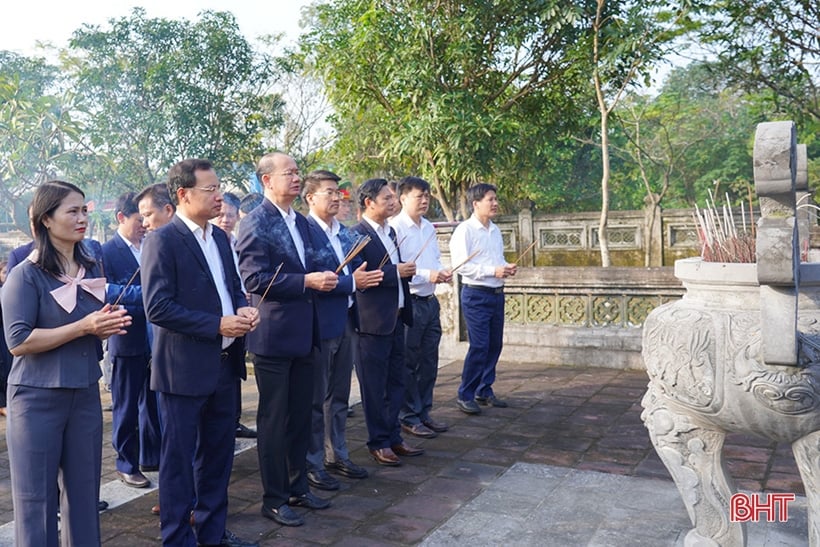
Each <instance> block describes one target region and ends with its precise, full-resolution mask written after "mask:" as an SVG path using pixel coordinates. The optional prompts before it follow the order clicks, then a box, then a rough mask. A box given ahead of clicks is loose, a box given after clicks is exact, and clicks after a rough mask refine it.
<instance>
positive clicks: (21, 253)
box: [6, 241, 34, 274]
mask: <svg viewBox="0 0 820 547" xmlns="http://www.w3.org/2000/svg"><path fill="white" fill-rule="evenodd" d="M32 249H34V241H29V242H28V243H26V244H24V245H20V246H19V247H16V248H15V249H14V250H12V251H11V252H10V253H9V260H8V263H7V264H6V273H7V274H8V272H10V271H11V269H12V268H14V267H15V266H17V265H18V264H19V263H21V262H22V261H24V260H25V259H26V257H27V256H28V255H30V254H31V250H32Z"/></svg>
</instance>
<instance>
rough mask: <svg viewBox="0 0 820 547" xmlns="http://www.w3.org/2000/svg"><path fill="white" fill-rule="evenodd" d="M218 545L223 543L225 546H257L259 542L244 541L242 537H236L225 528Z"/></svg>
mask: <svg viewBox="0 0 820 547" xmlns="http://www.w3.org/2000/svg"><path fill="white" fill-rule="evenodd" d="M219 545H225V546H227V547H259V544H258V543H256V542H254V541H245V540H244V539H240V538H238V537H236V534H234V533H233V532H231V531H230V530H228V529H227V528H226V529H225V533H224V534H223V535H222V541H220V542H219Z"/></svg>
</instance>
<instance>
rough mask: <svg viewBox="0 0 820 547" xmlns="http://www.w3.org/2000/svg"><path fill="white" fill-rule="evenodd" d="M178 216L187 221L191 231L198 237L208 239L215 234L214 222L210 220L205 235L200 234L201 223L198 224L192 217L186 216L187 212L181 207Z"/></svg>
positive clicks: (186, 223) (206, 225)
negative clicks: (182, 210) (183, 211)
mask: <svg viewBox="0 0 820 547" xmlns="http://www.w3.org/2000/svg"><path fill="white" fill-rule="evenodd" d="M177 216H178V217H179V218H180V220H182V222H184V223H185V225H186V226H187V227H188V229H189V230H191V233H193V234H194V235H195V236H196V237H200V238H202V239H204V240H206V241H207V239H208V238H209V237H211V234H213V231H214V227H213V224H211V223H210V222H206V223H205V236H204V237H203V236H201V235H200V234H202V227H201V226H200V225H199V224H197V223H196V222H194V221H193V220H191V219H190V218H188V217H186V216H185V214H184V213H182V212H181V211H180V210H179V209H177Z"/></svg>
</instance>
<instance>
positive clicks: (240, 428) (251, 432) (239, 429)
mask: <svg viewBox="0 0 820 547" xmlns="http://www.w3.org/2000/svg"><path fill="white" fill-rule="evenodd" d="M236 436H237V437H238V438H241V439H255V438H256V430H255V429H251V428H250V427H248V426H246V425H242V424H240V423H239V422H236Z"/></svg>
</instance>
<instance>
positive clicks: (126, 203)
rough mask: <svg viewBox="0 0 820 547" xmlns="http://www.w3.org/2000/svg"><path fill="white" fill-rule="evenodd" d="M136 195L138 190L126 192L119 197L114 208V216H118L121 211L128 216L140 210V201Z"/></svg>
mask: <svg viewBox="0 0 820 547" xmlns="http://www.w3.org/2000/svg"><path fill="white" fill-rule="evenodd" d="M136 195H137V193H136V192H126V193H124V194H122V195H120V197H118V198H117V205H116V207H115V208H114V218H116V217H117V215H118V214H119V213H122V214H123V216H125V218H128V217H130V216H131V215H133V214H135V213H139V212H140V210H139V207H137V204H138V203H139V202H138V201H137V200H136Z"/></svg>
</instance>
